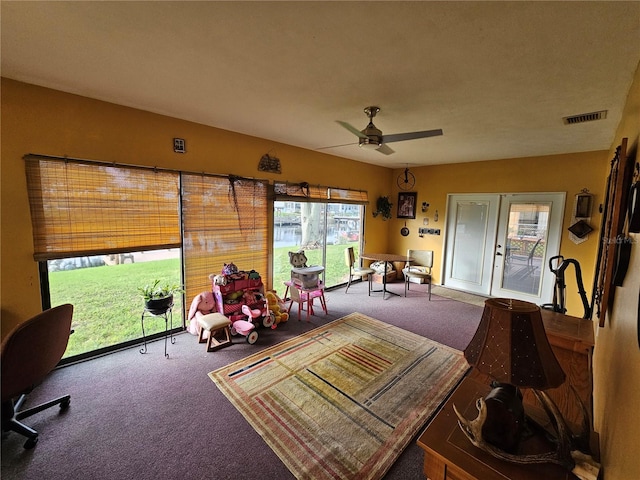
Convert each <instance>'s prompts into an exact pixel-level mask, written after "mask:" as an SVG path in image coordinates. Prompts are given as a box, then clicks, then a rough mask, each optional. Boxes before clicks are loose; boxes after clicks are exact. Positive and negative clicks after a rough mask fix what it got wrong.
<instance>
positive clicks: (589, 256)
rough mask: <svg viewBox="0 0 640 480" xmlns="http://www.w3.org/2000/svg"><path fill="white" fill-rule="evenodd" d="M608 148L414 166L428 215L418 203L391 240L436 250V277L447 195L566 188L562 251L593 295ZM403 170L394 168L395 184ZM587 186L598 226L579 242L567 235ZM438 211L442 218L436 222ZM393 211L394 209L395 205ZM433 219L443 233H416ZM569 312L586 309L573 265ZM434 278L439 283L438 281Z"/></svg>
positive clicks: (398, 247) (400, 247) (401, 246)
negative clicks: (404, 230)
mask: <svg viewBox="0 0 640 480" xmlns="http://www.w3.org/2000/svg"><path fill="white" fill-rule="evenodd" d="M607 153H608V152H606V151H602V152H587V153H573V154H567V155H553V156H546V157H537V158H518V159H508V160H495V161H486V162H477V163H466V164H455V165H436V166H429V167H420V168H411V169H410V170H411V172H413V174H414V175H415V177H416V185H415V190H416V191H417V192H418V206H420V205H421V204H422V202H428V203H429V210H428V211H427V212H426V215H424V214H422V213H421V211H420V208H418V210H417V214H416V219H415V220H407V227H409V229H410V230H411V232H412V234H411V235H410V236H408V237H403V236H401V235H400V229H401V228H402V226H404V222H405V221H404V220H398V219H395V220H392V221H391V222H390V229H391V231H390V233H389V244H390V247H391V249H392V250H394V251H397V252H403V251H404V252H406V250H407V249H408V248H412V249H426V250H434V279H435V280H436V281H437V280H438V279H440V278H441V274H442V258H443V247H444V245H443V243H444V227H445V214H446V206H447V194H453V193H522V192H529V193H531V192H565V193H566V197H567V198H566V203H565V214H564V222H563V230H562V240H561V245H560V254H561V255H563V256H564V257H565V258H575V259H576V260H577V261H578V262H579V263H580V266H581V268H582V271H583V283H584V287H585V289H586V291H587V296H588V298H589V299H590V298H591V297H590V296H591V290H592V282H593V270H594V268H595V259H596V256H597V249H598V235H599V229H600V221H601V215H600V214H599V213H598V209H597V205H598V204H600V203H601V202H602V201H603V196H604V187H605V181H604V180H603V179H604V178H605V177H606V175H607V168H608V160H607ZM403 171H404V170H395V171H394V175H393V184H394V185H395V179H396V178H397V176H398V175H402V174H403ZM583 188H587V189H588V190H589V192H590V193H592V194H594V196H595V197H594V199H593V201H594V208H593V213H592V217H591V218H592V221H591V225H592V226H593V227H594V228H595V230H594V232H592V233H591V234H590V235H589V238H588V240H587V241H586V242H583V243H581V244H579V245H576V244H575V243H573V242H572V241H571V240H570V239H569V232H568V231H567V227H569V226H571V213H572V210H573V205H574V195H576V194H577V193H580V191H581V190H582V189H583ZM397 192H398V189H397V188H396V189H395V190H394V194H393V198H394V207H395V206H396V204H397V198H398V195H397ZM436 210H437V211H438V214H439V220H438V222H437V223H436V222H434V214H435V212H436ZM394 211H395V210H394ZM425 216H426V217H427V218H429V228H440V229H441V230H442V235H440V236H434V235H427V236H425V237H424V238H420V237H418V236H417V231H418V228H419V227H422V226H423V225H422V221H423V218H424V217H425ZM566 282H567V308H568V313H569V314H572V315H576V316H578V317H582V315H583V313H584V309H583V307H582V302H581V301H580V297H579V295H578V287H577V284H576V282H575V275H574V270H573V268H570V269H568V270H567V271H566ZM434 283H435V282H434Z"/></svg>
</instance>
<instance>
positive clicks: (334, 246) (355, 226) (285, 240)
mask: <svg viewBox="0 0 640 480" xmlns="http://www.w3.org/2000/svg"><path fill="white" fill-rule="evenodd" d="M362 212H363V207H362V206H361V205H354V204H346V203H328V204H327V203H305V202H288V201H287V202H284V201H276V202H274V226H273V256H274V259H273V281H272V286H273V288H274V289H275V290H276V291H277V292H278V294H281V295H282V294H284V291H285V288H286V287H285V286H284V282H285V281H287V280H289V279H290V278H291V265H290V264H289V252H297V251H298V250H304V252H305V255H306V257H307V265H322V266H324V267H325V271H324V282H325V286H326V287H332V286H336V285H339V284H341V283H345V282H346V281H347V278H348V274H349V268H348V267H347V265H346V264H345V263H344V249H345V248H346V247H348V246H353V247H354V250H355V253H356V255H358V252H359V251H360V248H359V246H360V242H361V238H362V228H363V225H362Z"/></svg>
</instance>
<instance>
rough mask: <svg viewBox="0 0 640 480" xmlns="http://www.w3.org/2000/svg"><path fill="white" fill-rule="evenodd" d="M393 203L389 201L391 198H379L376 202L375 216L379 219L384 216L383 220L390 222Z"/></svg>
mask: <svg viewBox="0 0 640 480" xmlns="http://www.w3.org/2000/svg"><path fill="white" fill-rule="evenodd" d="M392 206H393V203H391V202H390V201H389V197H378V200H377V201H376V210H375V211H374V212H373V216H374V217H377V216H378V215H382V220H389V219H390V218H391V207H392Z"/></svg>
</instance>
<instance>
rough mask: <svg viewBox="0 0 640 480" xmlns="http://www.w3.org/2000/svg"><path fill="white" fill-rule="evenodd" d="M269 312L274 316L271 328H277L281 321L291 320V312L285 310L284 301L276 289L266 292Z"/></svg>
mask: <svg viewBox="0 0 640 480" xmlns="http://www.w3.org/2000/svg"><path fill="white" fill-rule="evenodd" d="M266 298H267V309H268V314H269V315H270V316H271V318H273V325H271V328H276V327H277V326H278V324H279V323H281V322H286V321H287V320H289V314H288V313H287V312H285V311H284V302H283V301H282V300H281V299H280V298H279V297H278V295H277V294H276V292H275V290H271V291H268V292H267V294H266Z"/></svg>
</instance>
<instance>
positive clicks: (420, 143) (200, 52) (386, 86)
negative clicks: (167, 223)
mask: <svg viewBox="0 0 640 480" xmlns="http://www.w3.org/2000/svg"><path fill="white" fill-rule="evenodd" d="M1 8H2V12H1V13H2V16H1V21H2V32H1V34H2V76H4V77H8V78H12V79H16V80H20V81H24V82H27V83H33V84H36V85H42V86H46V87H51V88H54V89H58V90H62V91H65V92H71V93H75V94H79V95H84V96H87V97H92V98H96V99H100V100H105V101H108V102H113V103H117V104H121V105H126V106H130V107H135V108H139V109H143V110H147V111H151V112H155V113H159V114H163V115H169V116H172V117H177V118H181V119H185V120H189V121H193V122H197V123H201V124H205V125H211V126H215V127H219V128H222V129H226V130H231V131H235V132H241V133H245V134H248V135H254V136H257V137H262V138H265V139H270V140H273V141H277V142H283V143H286V144H291V145H296V146H299V147H303V148H308V149H317V148H321V147H327V146H332V145H341V144H347V143H351V142H354V144H352V145H347V146H343V147H335V148H329V149H324V150H322V151H323V152H326V153H331V154H333V155H338V156H342V157H346V158H352V159H356V160H359V161H363V162H367V163H373V164H378V165H384V166H389V167H394V166H401V167H402V166H404V165H406V164H408V165H429V164H441V163H454V162H470V161H478V160H486V159H500V158H514V157H526V156H537V155H548V154H557V153H567V152H579V151H591V150H606V149H608V148H609V147H610V146H611V143H612V142H613V137H614V134H615V129H616V127H617V125H618V122H619V120H620V116H621V108H622V106H623V105H624V102H625V98H626V95H627V93H628V91H629V87H630V85H631V81H632V78H633V74H634V72H635V70H636V68H637V66H638V63H639V62H640V48H639V46H640V2H636V1H634V2H454V1H449V2H399V1H392V2H342V1H334V2H313V1H308V2H107V1H97V2H12V1H2V5H1ZM368 105H378V106H380V107H381V109H382V110H381V112H380V113H379V114H378V116H377V117H376V119H375V124H376V126H377V127H378V128H379V129H381V130H382V131H383V133H385V134H394V133H402V132H408V131H415V130H430V129H436V128H441V129H443V131H444V135H443V136H441V137H433V138H426V139H419V140H410V141H405V142H399V143H392V144H389V146H390V147H392V148H393V150H395V152H396V153H394V154H392V155H388V156H387V155H383V154H381V153H379V152H376V151H372V150H365V149H360V148H359V147H358V146H357V145H356V144H355V142H356V137H355V136H354V135H353V134H352V133H350V132H349V131H347V130H345V129H344V128H342V127H341V126H340V125H339V124H337V123H336V120H342V121H346V122H349V123H350V124H351V125H354V126H356V127H357V128H359V129H361V128H364V127H365V126H366V124H367V118H366V116H365V114H364V113H363V108H364V107H366V106H368ZM598 110H607V111H608V114H607V117H606V119H604V120H599V121H593V122H587V123H581V124H576V125H564V124H563V120H562V119H563V117H565V116H569V115H574V114H581V113H588V112H593V111H598ZM187 141H188V139H187Z"/></svg>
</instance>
